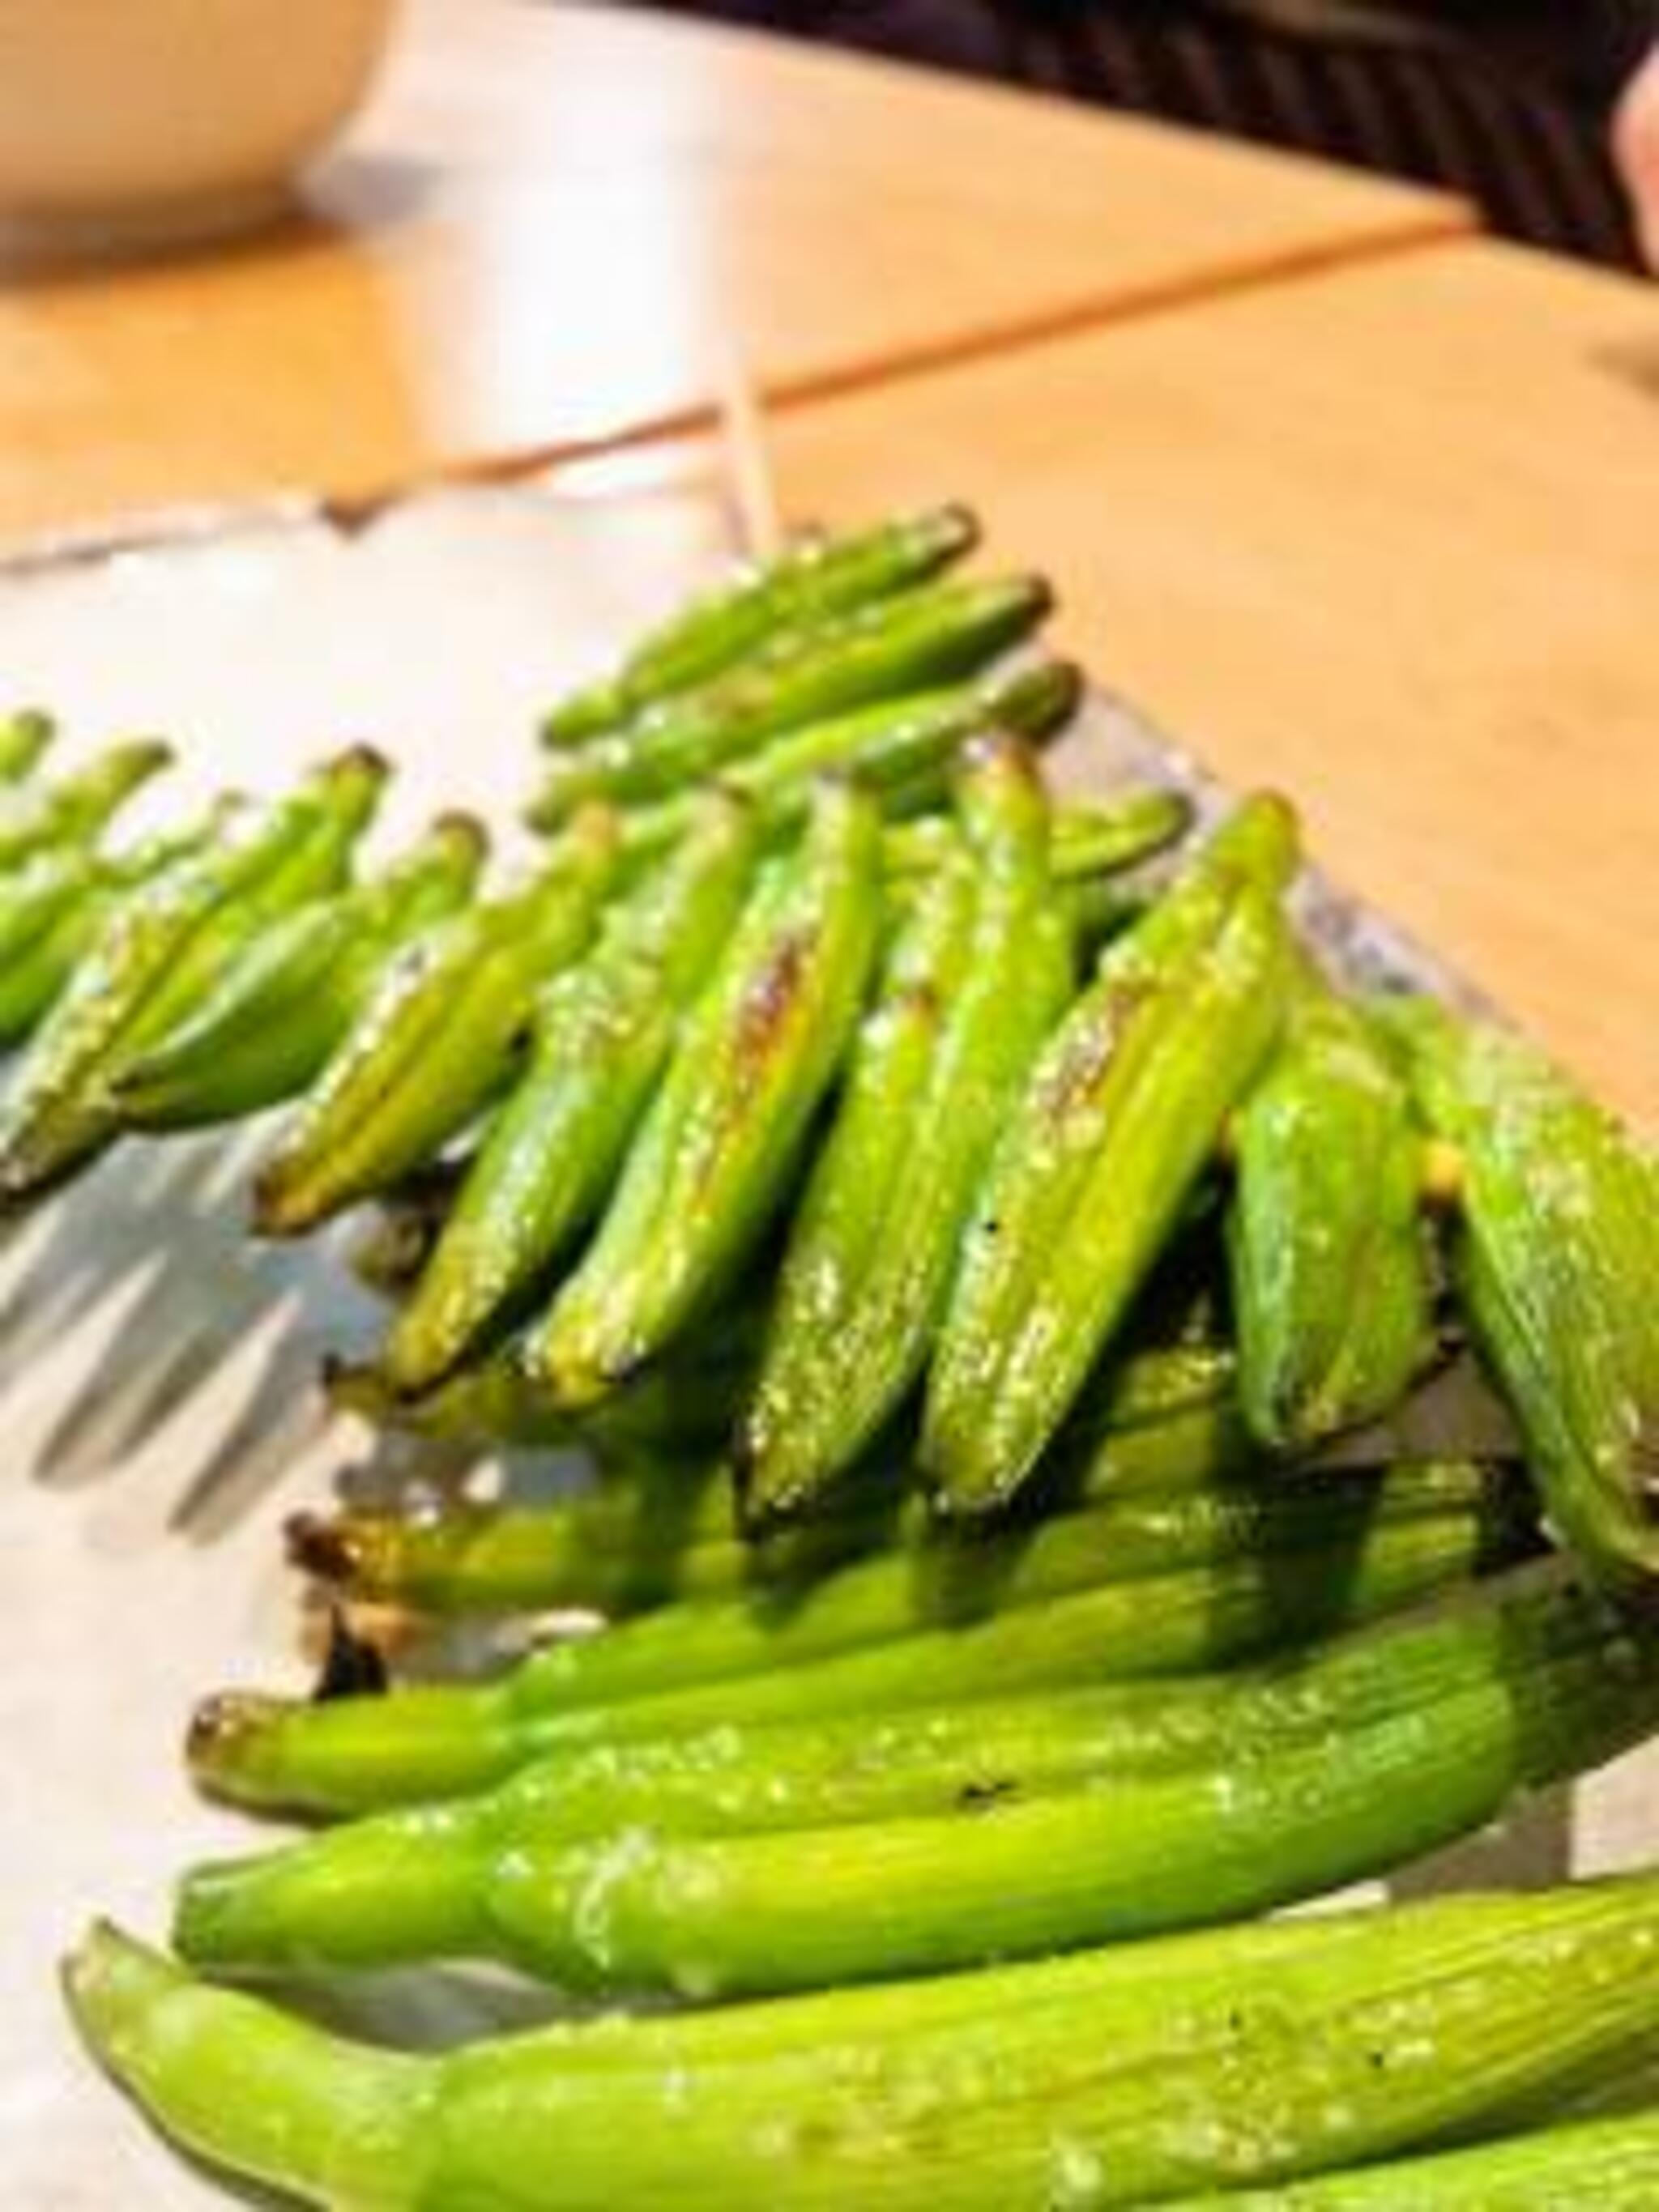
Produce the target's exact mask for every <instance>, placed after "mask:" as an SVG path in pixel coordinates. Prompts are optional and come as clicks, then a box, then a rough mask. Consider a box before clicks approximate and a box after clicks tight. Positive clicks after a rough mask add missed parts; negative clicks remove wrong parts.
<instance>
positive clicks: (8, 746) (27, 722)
mask: <svg viewBox="0 0 1659 2212" xmlns="http://www.w3.org/2000/svg"><path fill="white" fill-rule="evenodd" d="M57 735H58V725H57V723H56V722H55V721H54V720H52V716H51V715H50V714H42V713H41V712H40V709H39V708H33V707H24V708H20V709H19V710H18V711H17V712H16V713H15V714H0V783H21V782H23V781H25V779H26V778H27V777H28V776H31V775H33V773H34V771H35V769H37V768H38V767H39V766H40V761H41V758H42V757H43V756H44V754H45V753H46V749H47V747H48V746H49V745H50V744H52V741H53V739H54V738H56V737H57Z"/></svg>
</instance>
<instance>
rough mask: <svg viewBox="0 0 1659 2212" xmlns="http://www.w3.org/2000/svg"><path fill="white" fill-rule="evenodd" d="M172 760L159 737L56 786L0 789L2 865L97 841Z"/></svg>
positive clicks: (121, 749)
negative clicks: (55, 847)
mask: <svg viewBox="0 0 1659 2212" xmlns="http://www.w3.org/2000/svg"><path fill="white" fill-rule="evenodd" d="M172 759H173V748H172V746H171V745H169V744H164V743H163V742H162V741H161V738H129V739H127V740H125V742H124V743H122V744H115V745H111V746H109V747H108V748H107V749H106V750H105V751H103V752H101V753H99V754H97V755H96V756H95V757H94V758H93V759H92V760H89V761H88V762H86V763H84V765H83V766H82V767H80V768H78V769H74V770H73V771H72V772H71V773H70V775H64V776H59V777H58V779H57V780H56V781H53V782H51V783H33V782H24V783H14V784H4V785H0V867H8V868H10V867H15V866H17V865H18V863H19V862H20V861H21V860H27V858H28V857H29V855H30V854H32V853H40V852H44V851H46V849H47V848H48V847H51V846H53V845H64V844H74V843H81V844H91V843H93V842H95V840H96V839H97V838H98V837H100V836H101V835H102V834H103V832H104V830H105V829H106V828H107V827H108V826H109V824H110V823H111V822H112V820H113V819H114V817H115V816H116V815H117V813H118V811H120V809H121V808H122V807H123V806H124V805H125V804H126V802H127V800H128V799H130V798H131V796H132V794H133V793H134V792H136V791H137V790H138V789H139V788H140V787H142V786H143V785H144V784H146V783H148V782H149V781H150V779H151V778H152V777H153V776H155V775H160V774H161V770H162V769H164V768H166V767H167V765H168V764H169V763H170V762H171V761H172Z"/></svg>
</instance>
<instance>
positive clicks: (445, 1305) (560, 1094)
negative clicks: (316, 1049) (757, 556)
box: [382, 794, 756, 1393]
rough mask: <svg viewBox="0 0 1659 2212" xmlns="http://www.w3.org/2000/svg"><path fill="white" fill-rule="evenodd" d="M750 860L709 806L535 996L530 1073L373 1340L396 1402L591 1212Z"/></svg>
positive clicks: (457, 1355) (430, 1374) (502, 1307)
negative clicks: (585, 950)
mask: <svg viewBox="0 0 1659 2212" xmlns="http://www.w3.org/2000/svg"><path fill="white" fill-rule="evenodd" d="M755 848H756V826H755V824H754V822H753V820H752V817H750V814H749V813H748V811H747V810H746V809H744V808H743V807H741V806H739V805H735V804H734V803H733V802H732V801H731V800H729V799H723V798H720V797H717V796H714V795H712V794H710V795H707V796H706V797H705V798H704V799H703V801H702V820H701V823H700V825H699V826H698V827H696V828H693V829H690V830H688V832H687V834H686V836H685V837H684V839H683V840H682V842H681V843H680V845H679V846H678V848H676V849H675V850H673V851H672V852H671V853H670V854H669V855H668V856H667V857H666V859H665V860H664V862H663V863H662V865H661V866H660V868H659V870H657V871H656V872H653V873H652V874H651V875H650V876H648V877H647V878H646V879H645V881H644V882H643V884H641V886H640V888H639V889H638V890H636V891H635V893H634V895H633V896H632V897H631V898H630V899H629V900H628V901H627V902H624V903H623V905H622V906H620V907H619V908H617V911H616V913H615V914H614V915H612V917H611V919H610V921H608V922H607V923H606V924H605V927H604V928H603V929H602V931H601V933H600V935H599V940H598V943H597V944H596V945H595V947H594V949H593V951H592V954H591V955H590V957H588V958H587V959H586V960H585V961H584V962H583V963H581V964H580V966H579V967H576V968H574V969H570V970H569V971H568V973H566V974H564V975H559V976H556V978H555V979H554V981H553V982H552V983H551V984H550V986H549V987H547V988H546V989H545V990H544V993H543V994H542V996H541V999H540V1001H539V1003H538V1007H537V1012H536V1019H535V1032H536V1042H535V1048H534V1051H533V1054H532V1058H531V1060H530V1063H529V1065H528V1066H527V1067H526V1070H525V1073H524V1075H523V1077H522V1079H521V1080H520V1082H519V1083H518V1084H517V1085H515V1087H514V1089H513V1093H512V1096H511V1097H509V1098H508V1099H507V1102H506V1103H505V1104H504V1105H503V1107H502V1109H501V1112H500V1114H499V1115H497V1117H496V1119H495V1122H494V1123H493V1125H492V1126H491V1127H490V1129H489V1132H488V1133H487V1134H486V1136H485V1138H484V1139H483V1144H482V1146H480V1148H479V1152H478V1155H477V1159H476V1161H475V1162H474V1164H473V1166H472V1169H471V1173H470V1174H469V1175H468V1176H467V1177H466V1179H465V1182H464V1183H463V1184H462V1186H461V1188H460V1191H459V1195H458V1196H457V1198H456V1200H455V1204H454V1206H453V1208H452V1209H451V1211H450V1213H449V1215H448V1218H447V1220H446V1221H445V1223H444V1225H443V1228H442V1231H441V1234H440V1236H439V1237H438V1241H437V1244H436V1248H435V1250H434V1252H433V1254H432V1257H431V1260H430V1261H429V1263H428V1266H427V1267H426V1268H425V1270H424V1272H423V1273H422V1275H421V1277H420V1279H419V1281H418V1282H417V1283H416V1285H415V1286H414V1289H413V1291H412V1292H411V1295H410V1298H409V1301H408V1303H407V1304H406V1305H405V1306H404V1309H403V1310H402V1311H401V1312H400V1313H399V1315H398V1318H397V1321H396V1323H395V1325H394V1326H393V1328H392V1333H391V1336H390V1338H389V1340H388V1341H387V1344H386V1353H385V1357H384V1360H383V1363H382V1364H383V1367H384V1370H385V1374H386V1379H387V1381H388V1382H389V1383H390V1384H391V1385H392V1389H394V1390H398V1391H400V1392H406V1393H419V1392H422V1391H428V1390H430V1389H433V1388H435V1386H436V1385H437V1384H439V1383H441V1382H442V1381H443V1380H444V1379H445V1377H446V1376H448V1375H450V1374H452V1373H453V1371H454V1370H455V1369H456V1368H458V1367H459V1366H460V1365H461V1364H462V1363H463V1362H464V1361H465V1358H467V1356H468V1354H469V1353H470V1352H471V1351H472V1349H473V1348H474V1346H476V1345H477V1343H478V1342H479V1340H480V1339H481V1338H483V1336H484V1335H485V1334H486V1333H487V1332H489V1331H490V1330H491V1329H495V1328H500V1327H501V1324H502V1323H503V1322H507V1321H511V1320H512V1319H513V1318H514V1317H516V1316H522V1315H523V1313H524V1311H525V1310H526V1306H527V1304H529V1303H530V1302H531V1301H532V1299H533V1297H534V1296H535V1293H536V1292H537V1291H538V1289H544V1288H545V1286H546V1285H547V1283H548V1280H549V1276H550V1271H551V1269H552V1268H553V1267H554V1266H555V1265H556V1262H557V1261H559V1260H560V1259H562V1257H563V1256H564V1255H566V1254H567V1253H568V1251H569V1249H570V1248H571V1245H572V1243H573V1241H574V1239H575V1237H578V1236H579V1235H580V1232H581V1231H584V1230H585V1229H586V1228H588V1227H590V1226H591V1225H592V1222H593V1221H594V1219H595V1218H597V1217H598V1215H599V1213H600V1212H601V1211H602V1210H603V1208H604V1206H605V1200H606V1198H607V1196H608V1195H609V1194H610V1191H611V1185H612V1182H613V1181H614V1178H615V1176H616V1173H617V1168H618V1166H619V1164H620V1163H621V1161H622V1158H623V1155H624V1153H625V1152H626V1151H627V1148H628V1146H629V1141H630V1139H632V1137H633V1135H634V1133H635V1128H636V1127H637V1126H638V1123H639V1121H640V1117H641V1115H642V1114H643V1113H644V1111H645V1109H646V1107H647V1103H648V1102H649V1099H650V1097H651V1093H652V1091H653V1087H654V1085H656V1083H657V1081H658V1079H659V1076H660V1075H661V1073H662V1071H663V1068H664V1066H665V1064H666V1062H667V1061H668V1060H669V1058H670V1055H671V1053H672V1051H673V1048H674V1040H675V1036H676V1034H677V1032H678V1028H679V1024H680V1023H681V1020H682V1018H683V1016H684V1010H685V1008H686V1006H687V1004H688V1002H689V1001H690V999H691V998H692V997H693V996H694V994H695V991H696V987H697V986H698V985H699V984H700V983H701V982H702V980H703V978H704V977H705V975H707V973H708V969H709V967H710V965H711V963H713V962H714V959H715V958H716V957H718V955H719V952H720V948H721V946H722V945H723V944H724V943H725V941H726V938H727V937H728V935H729V934H730V933H731V930H732V924H733V922H734V921H735V919H736V917H737V915H738V911H739V908H741V906H742V903H743V897H744V890H745V889H746V887H747V885H748V883H749V881H750V874H751V871H752V866H753V860H754V854H755Z"/></svg>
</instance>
